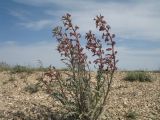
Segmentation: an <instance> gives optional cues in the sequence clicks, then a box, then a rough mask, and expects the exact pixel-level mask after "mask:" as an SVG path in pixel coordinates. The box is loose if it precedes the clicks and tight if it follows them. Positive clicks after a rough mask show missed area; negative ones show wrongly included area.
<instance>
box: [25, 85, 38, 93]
mask: <svg viewBox="0 0 160 120" xmlns="http://www.w3.org/2000/svg"><path fill="white" fill-rule="evenodd" d="M24 90H25V91H26V92H29V93H30V94H33V93H36V92H38V91H39V85H38V84H29V85H27V86H26V87H25V88H24Z"/></svg>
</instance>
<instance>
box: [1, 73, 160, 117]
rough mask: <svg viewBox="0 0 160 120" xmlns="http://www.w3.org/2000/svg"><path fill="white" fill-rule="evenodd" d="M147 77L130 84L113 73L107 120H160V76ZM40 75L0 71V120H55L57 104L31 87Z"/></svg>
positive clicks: (159, 74) (121, 75)
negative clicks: (150, 79)
mask: <svg viewBox="0 0 160 120" xmlns="http://www.w3.org/2000/svg"><path fill="white" fill-rule="evenodd" d="M150 74H151V76H152V82H138V81H135V82H129V81H125V80H123V78H124V77H125V75H126V73H125V72H117V73H116V74H115V77H114V82H113V84H112V89H111V92H110V95H109V96H110V97H109V99H108V101H107V105H106V107H105V108H106V110H105V112H106V116H107V118H108V119H109V120H132V119H133V120H134V119H135V120H160V73H150ZM40 76H41V73H40V72H35V73H33V74H30V75H26V74H25V73H21V74H16V75H12V76H11V75H10V74H9V73H8V72H0V120H51V118H52V119H54V117H55V116H56V113H55V104H56V103H55V102H54V101H53V99H52V98H51V97H50V96H49V95H48V94H46V93H45V91H43V90H42V89H39V88H38V89H36V88H35V86H34V85H35V84H36V83H37V82H38V81H37V78H38V77H40ZM28 86H30V87H28ZM28 89H29V90H30V89H31V90H32V91H31V92H33V93H32V94H31V93H30V92H29V90H28Z"/></svg>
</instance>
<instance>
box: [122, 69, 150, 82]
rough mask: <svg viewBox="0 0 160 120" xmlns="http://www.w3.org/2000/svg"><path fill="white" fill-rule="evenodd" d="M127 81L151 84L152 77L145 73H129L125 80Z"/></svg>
mask: <svg viewBox="0 0 160 120" xmlns="http://www.w3.org/2000/svg"><path fill="white" fill-rule="evenodd" d="M124 80H126V81H131V82H133V81H140V82H151V81H152V78H151V76H150V75H149V74H148V73H147V72H145V71H130V72H127V75H126V77H125V78H124Z"/></svg>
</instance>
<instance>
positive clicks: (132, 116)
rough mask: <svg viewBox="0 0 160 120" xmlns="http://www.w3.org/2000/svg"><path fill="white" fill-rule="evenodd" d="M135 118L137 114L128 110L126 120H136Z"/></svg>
mask: <svg viewBox="0 0 160 120" xmlns="http://www.w3.org/2000/svg"><path fill="white" fill-rule="evenodd" d="M137 116H138V114H137V113H136V112H135V111H133V110H128V112H127V113H126V115H125V117H126V119H127V120H136V119H137Z"/></svg>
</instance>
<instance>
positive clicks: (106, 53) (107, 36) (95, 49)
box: [85, 15, 118, 70]
mask: <svg viewBox="0 0 160 120" xmlns="http://www.w3.org/2000/svg"><path fill="white" fill-rule="evenodd" d="M103 18H104V17H103V16H101V15H100V16H96V18H95V19H94V20H95V22H96V28H98V29H99V31H101V32H102V39H103V41H101V40H99V39H97V38H96V37H95V34H93V33H92V32H91V31H89V32H88V33H86V37H85V38H86V39H87V45H86V48H87V49H89V50H91V52H92V53H93V56H97V57H98V58H97V59H96V60H94V63H95V64H98V66H99V69H100V70H103V69H104V66H105V65H106V66H107V68H106V69H107V70H115V69H116V63H117V62H118V61H116V57H115V55H116V54H117V51H114V46H115V41H113V38H114V37H115V34H111V33H110V32H109V30H110V26H109V25H108V24H107V22H106V21H105V20H103ZM103 43H105V44H106V45H108V48H107V49H105V50H103V49H102V48H103V45H104V44H103Z"/></svg>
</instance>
